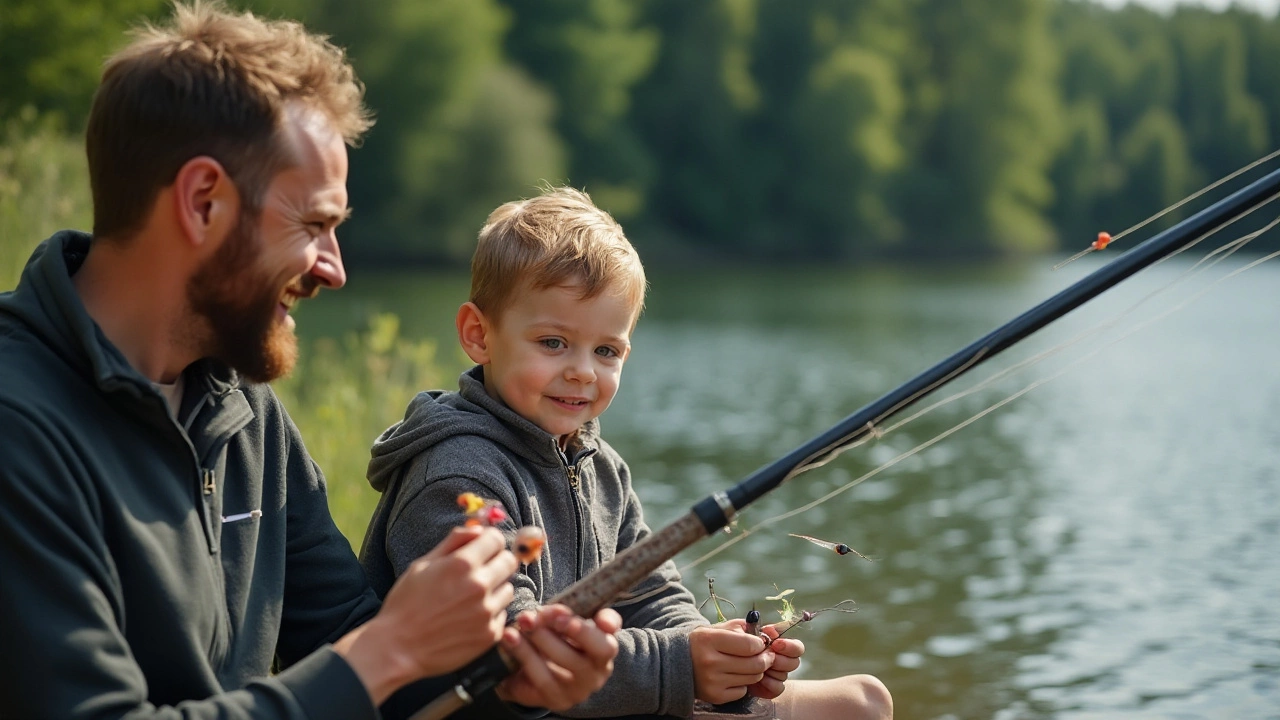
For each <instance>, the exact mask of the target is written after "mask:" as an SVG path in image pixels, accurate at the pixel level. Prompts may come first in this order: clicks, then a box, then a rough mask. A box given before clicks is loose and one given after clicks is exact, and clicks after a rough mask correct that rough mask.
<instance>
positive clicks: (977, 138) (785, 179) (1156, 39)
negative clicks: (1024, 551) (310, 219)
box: [0, 0, 1280, 262]
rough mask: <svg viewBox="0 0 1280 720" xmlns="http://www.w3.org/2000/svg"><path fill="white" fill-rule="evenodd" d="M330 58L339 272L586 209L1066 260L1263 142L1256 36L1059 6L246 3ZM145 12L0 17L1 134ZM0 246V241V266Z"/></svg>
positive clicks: (927, 250)
mask: <svg viewBox="0 0 1280 720" xmlns="http://www.w3.org/2000/svg"><path fill="white" fill-rule="evenodd" d="M241 4H247V5H248V6H250V7H252V8H254V9H255V10H258V11H261V12H266V13H268V14H272V15H277V16H278V15H283V16H289V17H297V18H300V19H303V20H304V21H305V22H307V23H308V24H309V25H310V26H311V27H313V28H316V29H319V30H321V31H323V32H326V33H329V34H331V35H332V36H333V38H334V40H335V41H336V42H337V43H339V44H341V45H343V46H345V47H347V48H348V49H349V52H350V55H351V57H352V58H353V59H354V62H355V64H356V66H357V70H358V72H359V73H360V75H361V77H362V79H363V80H364V82H365V83H366V84H367V86H368V97H369V101H370V103H371V104H372V106H373V107H374V108H375V110H376V111H377V113H378V117H379V120H378V124H377V126H376V127H375V128H374V130H373V132H372V133H371V134H370V136H369V137H368V140H367V142H366V143H365V146H364V147H363V148H361V149H360V150H358V151H356V152H355V153H354V154H353V158H352V163H353V165H352V177H351V183H350V185H351V194H352V204H353V206H354V207H355V208H356V211H357V212H356V215H355V218H354V219H353V221H352V223H351V224H350V225H349V226H348V229H346V231H345V235H344V237H345V240H346V245H345V248H346V252H347V255H348V257H349V258H351V259H352V260H353V261H355V262H361V261H364V262H373V261H382V262H388V261H406V260H408V261H425V260H432V261H440V260H447V261H456V262H457V261H464V260H465V259H466V258H467V257H468V256H469V252H470V245H471V241H472V238H473V237H474V234H475V231H476V230H477V229H478V227H479V225H480V224H481V222H482V221H483V219H484V217H485V215H486V213H487V212H488V211H489V210H490V209H491V208H492V207H494V206H496V205H497V204H498V203H500V202H502V201H505V200H508V199H511V198H513V197H520V196H527V195H530V194H532V193H535V192H536V187H537V185H538V184H539V183H541V182H544V181H546V182H568V183H571V184H573V185H575V186H578V187H584V188H586V189H587V190H588V191H589V192H591V193H592V194H593V196H594V197H595V198H596V199H597V201H598V202H599V203H600V204H601V205H603V206H605V207H606V208H608V209H610V210H611V211H612V212H614V213H615V214H616V215H617V216H618V217H619V218H620V219H622V220H623V221H624V223H625V224H626V226H627V227H628V228H629V231H630V234H631V235H632V237H633V239H634V240H636V242H637V243H638V244H639V245H640V246H641V249H642V251H643V252H644V253H645V255H646V257H647V258H649V259H650V260H651V261H659V260H662V259H669V260H670V259H674V260H683V259H688V258H691V257H713V258H714V257H733V258H744V259H756V260H769V261H777V260H793V259H794V260H815V259H818V260H839V259H858V258H867V257H913V258H926V259H927V258H935V257H954V256H972V255H975V254H988V253H1011V252H1035V251H1041V250H1045V249H1052V248H1055V247H1063V246H1065V247H1070V248H1075V247H1079V246H1082V245H1083V244H1084V243H1086V242H1087V241H1088V239H1089V238H1091V237H1092V236H1093V235H1094V234H1095V233H1096V232H1097V231H1098V230H1100V229H1109V230H1112V231H1115V230H1116V229H1119V228H1123V227H1125V226H1126V225H1128V224H1130V223H1132V222H1134V221H1137V220H1140V219H1142V218H1144V217H1146V216H1147V215H1149V214H1151V213H1152V212H1155V211H1156V210H1159V209H1160V208H1162V207H1164V206H1165V205H1167V204H1169V203H1171V202H1173V201H1175V200H1177V199H1178V198H1180V197H1182V196H1184V195H1185V194H1187V193H1189V192H1191V191H1194V190H1195V189H1197V188H1198V187H1200V186H1201V185H1203V184H1205V183H1207V182H1209V181H1211V180H1213V179H1215V178H1217V177H1220V176H1222V175H1223V174H1225V173H1227V172H1229V171H1231V170H1233V169H1235V168H1236V167H1239V166H1241V165H1243V164H1245V163H1247V162H1249V161H1250V160H1253V159H1256V158H1258V157H1259V156H1261V155H1264V154H1265V153H1266V152H1267V151H1268V150H1270V149H1271V148H1273V147H1275V146H1276V145H1277V142H1278V141H1280V21H1277V20H1276V19H1272V18H1265V17H1262V16H1259V15H1257V14H1255V13H1252V12H1248V11H1244V10H1229V11H1225V12H1212V11H1208V10H1204V9H1196V8H1183V9H1181V10H1178V11H1177V12H1175V13H1173V14H1171V15H1162V14H1158V13H1155V12H1152V11H1149V10H1146V9H1142V8H1139V7H1133V6H1130V7H1127V8H1124V9H1120V10H1110V9H1106V8H1103V7H1100V6H1097V5H1094V4H1092V3H1088V2H1082V1H1080V0H973V1H972V2H964V3H958V2H955V1H954V0H859V1H857V2H851V1H850V0H791V1H788V2H782V1H781V0H705V1H701V2H688V1H687V0H641V1H633V0H432V2H422V1H421V0H376V2H368V3H352V2H344V1H340V0H245V1H244V2H241ZM164 12H165V4H164V3H163V2H162V1H161V0H99V1H98V2H88V1H87V0H6V2H5V3H4V5H3V8H2V9H0V13H3V15H0V66H2V67H4V68H5V72H4V73H2V74H0V121H2V120H5V119H12V118H15V117H17V116H18V115H19V113H21V112H22V109H23V108H24V107H34V108H36V109H37V110H38V111H39V113H40V114H41V115H42V116H55V117H56V118H58V120H57V121H60V122H61V123H63V126H64V127H67V128H69V131H70V132H74V131H75V130H76V129H77V124H78V123H82V122H83V116H84V113H85V110H86V108H87V107H88V103H89V99H90V97H91V95H92V91H93V87H94V85H95V82H96V72H97V70H96V68H97V65H98V63H99V62H100V59H101V58H102V57H103V56H104V55H105V54H106V53H108V52H109V51H110V50H111V49H112V48H113V47H115V46H117V45H118V44H119V43H121V42H123V35H122V33H121V28H123V27H125V26H126V25H127V24H128V22H129V21H130V20H131V19H134V18H137V17H138V16H140V15H147V16H150V17H159V16H161V15H162V14H163V13H164ZM10 242H12V241H10Z"/></svg>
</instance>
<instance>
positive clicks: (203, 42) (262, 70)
mask: <svg viewBox="0 0 1280 720" xmlns="http://www.w3.org/2000/svg"><path fill="white" fill-rule="evenodd" d="M292 100H297V101H301V102H303V103H305V104H307V105H308V106H310V107H312V108H314V109H317V110H319V111H321V112H322V113H323V114H324V115H325V116H326V117H327V119H328V120H329V121H330V122H331V123H332V124H333V127H334V129H335V130H336V131H337V132H339V133H341V134H342V137H343V139H345V140H346V141H347V142H348V143H351V144H355V143H356V141H357V140H358V139H359V138H360V136H361V135H362V134H363V133H364V131H365V130H367V129H368V128H369V125H370V124H371V123H372V118H371V116H370V114H369V111H368V109H366V108H365V105H364V87H363V86H362V85H361V84H360V82H359V81H358V80H357V79H356V77H355V72H354V71H353V70H352V68H351V64H350V63H349V62H348V61H347V58H346V55H345V54H344V53H343V51H342V50H341V49H340V48H338V47H336V46H334V45H333V44H332V43H330V42H328V41H327V40H326V39H325V38H323V37H321V36H318V35H312V34H310V33H308V32H307V31H306V29H305V28H303V27H302V25H300V24H298V23H296V22H290V21H285V20H263V19H261V18H258V17H255V16H253V15H252V14H250V13H247V12H246V13H238V14H237V13H233V12H231V11H229V10H227V9H226V7H225V6H224V5H223V4H222V3H221V2H220V0H191V2H190V4H184V3H183V2H175V3H174V6H173V18H172V20H171V21H170V22H169V23H168V24H165V25H161V26H152V25H147V26H144V27H143V28H141V29H140V30H138V31H136V32H135V37H134V41H133V42H132V43H131V44H130V45H129V46H127V47H125V48H124V49H122V50H121V51H120V52H118V53H116V54H115V55H114V56H112V57H111V58H110V59H108V60H107V63H106V67H105V69H104V70H103V74H102V84H101V85H100V86H99V87H98V91H97V93H96V94H95V95H94V99H93V107H92V109H91V110H90V112H89V122H88V129H87V132H86V134H85V135H86V142H85V145H86V150H87V152H88V156H89V185H90V187H91V189H92V191H93V232H94V235H96V236H99V237H101V236H120V237H127V236H129V235H131V234H132V233H133V232H134V231H136V230H137V229H138V228H139V227H141V225H142V224H143V222H144V220H145V218H146V215H147V213H148V212H150V209H151V205H152V204H153V203H154V201H155V198H156V195H157V194H158V193H159V192H160V190H161V188H163V187H165V186H166V185H168V184H170V183H172V182H173V178H174V175H175V174H176V173H177V171H178V169H179V168H181V167H182V165H183V164H184V163H186V162H187V161H188V160H190V159H191V158H193V157H197V156H200V155H208V156H210V157H212V158H214V159H216V160H217V161H218V162H219V163H221V164H222V165H223V167H224V168H225V169H226V171H227V173H228V175H230V176H231V179H232V181H233V182H234V183H235V184H236V186H237V188H238V189H239V191H240V194H241V196H242V197H241V202H242V203H243V204H244V209H245V210H246V211H247V212H249V213H251V214H252V213H256V211H257V210H258V209H259V208H260V204H261V199H262V196H263V194H264V192H265V190H266V188H267V185H268V184H269V183H270V180H271V178H272V177H273V176H274V175H275V174H276V173H278V172H279V171H281V170H283V169H285V168H286V167H287V166H289V165H290V164H291V163H292V162H294V159H293V158H292V157H290V156H289V154H288V153H287V152H286V145H285V143H284V141H283V140H282V135H281V133H280V129H281V127H282V126H283V118H284V112H285V104H286V103H287V102H289V101H292Z"/></svg>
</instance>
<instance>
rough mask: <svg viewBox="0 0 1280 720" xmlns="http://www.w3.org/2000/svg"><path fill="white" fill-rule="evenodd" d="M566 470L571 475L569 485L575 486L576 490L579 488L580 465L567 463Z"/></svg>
mask: <svg viewBox="0 0 1280 720" xmlns="http://www.w3.org/2000/svg"><path fill="white" fill-rule="evenodd" d="M564 471H565V472H566V473H568V475H569V487H571V488H573V489H574V490H577V489H578V466H577V465H565V466H564Z"/></svg>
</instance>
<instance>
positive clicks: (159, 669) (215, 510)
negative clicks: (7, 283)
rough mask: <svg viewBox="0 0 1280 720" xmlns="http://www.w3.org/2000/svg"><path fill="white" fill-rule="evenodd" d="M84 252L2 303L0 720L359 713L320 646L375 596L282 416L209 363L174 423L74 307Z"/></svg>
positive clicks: (192, 372) (63, 259) (273, 402)
mask: <svg viewBox="0 0 1280 720" xmlns="http://www.w3.org/2000/svg"><path fill="white" fill-rule="evenodd" d="M88 252H89V236H87V235H85V234H83V233H73V232H63V233H59V234H57V235H55V236H53V237H52V238H51V239H50V240H48V241H46V242H45V243H44V244H43V245H41V247H40V248H38V249H37V250H36V252H35V254H34V255H33V257H32V259H31V262H30V263H29V264H28V266H27V268H26V270H25V271H24V273H23V276H22V280H21V282H20V283H19V286H18V288H17V290H16V291H14V292H12V293H5V294H0V648H4V652H3V653H0V717H5V718H10V717H13V718H57V719H59V720H63V719H65V718H91V717H92V718H108V717H124V716H128V717H130V718H144V717H145V718H152V717H156V718H159V717H167V718H176V717H179V716H181V717H184V718H215V717H216V718H250V717H252V718H311V719H312V720H321V719H323V718H333V719H334V720H339V719H341V720H357V719H359V718H373V717H375V716H376V713H375V710H374V708H373V707H372V706H371V703H370V701H369V696H368V694H367V692H366V691H365V689H364V687H363V686H362V685H361V683H360V681H359V679H358V678H357V677H356V675H355V673H354V672H352V670H351V668H350V666H349V665H347V663H346V661H344V660H343V659H342V658H341V657H340V656H338V655H337V654H336V653H334V652H333V650H332V648H330V647H329V645H328V643H331V642H333V641H334V640H336V639H338V638H339V637H341V636H342V635H343V634H345V633H346V632H347V631H348V630H350V629H352V628H354V627H356V626H357V625H359V624H360V623H362V622H364V621H365V620H367V619H368V618H370V617H371V616H372V615H373V614H374V613H375V612H376V611H377V608H378V600H377V597H376V596H375V595H374V593H373V591H372V590H371V589H370V588H369V586H368V583H367V582H366V581H365V579H364V577H363V575H362V573H361V570H360V566H359V565H358V564H357V562H356V559H355V557H354V555H353V554H352V552H351V547H350V545H349V544H348V543H347V541H346V540H345V539H344V538H343V537H342V535H341V534H340V533H339V532H338V530H337V528H336V527H334V524H333V521H332V520H331V518H330V516H329V512H328V507H327V503H326V497H325V484H324V478H323V477H322V475H321V474H320V471H319V469H318V468H317V467H316V466H315V464H314V463H313V462H312V461H311V458H310V457H309V456H308V455H307V452H306V450H305V448H303V445H302V439H301V438H300V437H299V436H298V431H297V428H295V427H294V425H293V422H292V421H290V419H289V417H288V416H287V415H286V414H285V411H284V408H282V407H281V405H280V403H279V401H278V400H277V399H276V397H275V395H274V394H273V393H272V392H271V390H270V389H269V388H268V387H266V386H262V385H242V384H241V383H240V382H239V380H238V379H237V377H236V375H235V374H234V373H233V372H231V371H230V370H228V369H227V368H225V367H223V366H221V365H220V364H218V363H215V362H212V361H201V362H198V363H195V364H193V365H192V366H191V367H190V368H188V369H187V371H186V372H185V374H184V380H185V383H186V399H185V401H184V403H183V408H182V411H181V412H180V413H179V417H181V418H182V419H183V424H182V425H180V424H179V423H178V422H176V421H175V419H174V417H173V415H172V414H171V413H170V411H169V407H168V405H167V403H166V402H165V400H164V398H163V397H161V396H160V394H159V393H157V392H156V391H155V389H154V388H153V387H152V386H151V384H150V383H149V382H148V381H147V379H146V378H144V377H142V376H141V375H140V374H139V373H138V372H137V371H136V370H134V369H133V368H132V367H131V366H130V365H129V363H128V362H127V361H126V360H125V358H124V357H123V356H122V355H121V354H120V352H119V350H117V349H116V348H115V347H114V346H113V345H112V344H111V343H110V342H109V341H107V339H106V338H105V337H104V336H103V335H102V332H101V331H100V330H99V328H98V327H97V325H96V324H95V323H94V322H93V320H92V319H91V318H90V317H89V315H88V314H87V313H86V312H85V309H84V307H83V305H82V304H81V303H80V299H79V296H78V295H77V294H76V292H75V289H74V288H73V286H72V284H71V275H72V274H73V273H74V272H75V271H76V270H77V269H78V268H79V267H80V264H81V263H82V262H83V261H84V258H85V257H86V255H87V253H88ZM184 425H185V429H184ZM254 510H261V512H262V515H261V517H250V518H245V519H242V520H227V521H224V520H223V517H224V516H236V515H240V514H243V513H249V512H251V511H254ZM277 658H278V664H279V667H280V668H281V669H280V672H279V673H278V674H275V675H272V674H271V669H272V663H273V659H277Z"/></svg>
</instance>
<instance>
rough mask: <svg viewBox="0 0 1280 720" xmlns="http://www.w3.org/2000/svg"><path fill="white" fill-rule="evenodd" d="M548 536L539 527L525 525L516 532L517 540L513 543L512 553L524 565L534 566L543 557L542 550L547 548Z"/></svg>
mask: <svg viewBox="0 0 1280 720" xmlns="http://www.w3.org/2000/svg"><path fill="white" fill-rule="evenodd" d="M546 544H547V534H546V533H545V532H543V531H542V528H540V527H538V526H537V525H525V526H524V527H522V528H520V529H519V530H517V531H516V538H515V540H514V541H513V542H512V543H511V552H512V553H514V554H515V556H516V559H517V560H519V561H520V563H521V564H523V565H532V564H533V563H536V562H538V558H540V557H542V548H544V547H546Z"/></svg>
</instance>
